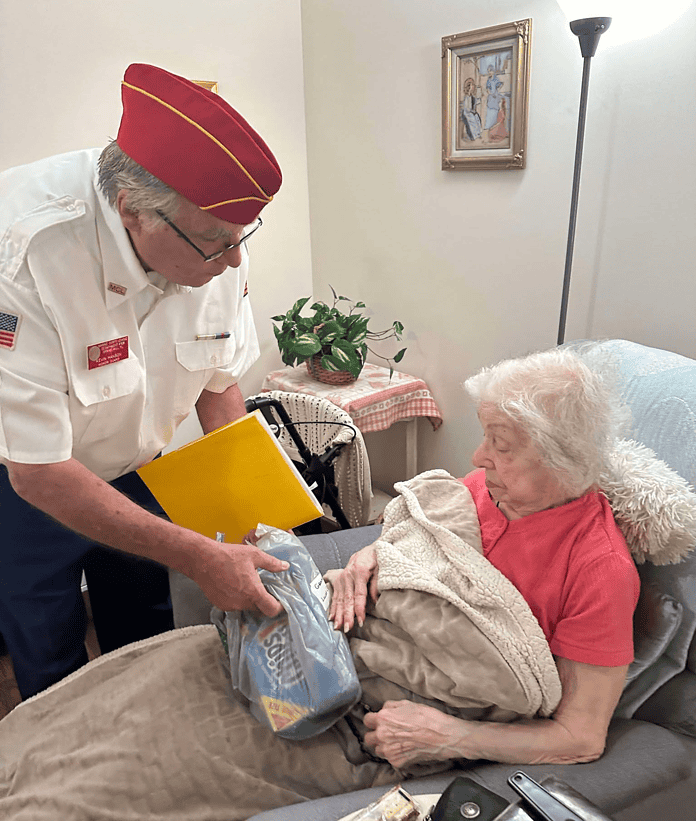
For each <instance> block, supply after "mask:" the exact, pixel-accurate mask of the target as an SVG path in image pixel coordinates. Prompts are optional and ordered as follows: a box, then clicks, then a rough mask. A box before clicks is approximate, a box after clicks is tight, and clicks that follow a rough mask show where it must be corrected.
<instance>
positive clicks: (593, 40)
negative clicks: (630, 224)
mask: <svg viewBox="0 0 696 821" xmlns="http://www.w3.org/2000/svg"><path fill="white" fill-rule="evenodd" d="M610 24H611V17H587V18H585V19H583V20H573V22H572V23H571V24H570V30H571V31H572V32H573V34H575V35H577V37H578V39H579V40H580V52H581V53H582V56H583V58H584V62H583V68H582V89H581V91H580V113H579V115H578V138H577V142H576V144H575V171H574V172H573V193H572V196H571V198H570V223H569V225H568V245H567V247H566V260H565V271H564V273H563V295H562V297H561V317H560V321H559V323H558V344H559V345H562V344H563V341H564V339H565V324H566V314H567V312H568V294H569V293H570V272H571V269H572V267H573V247H574V245H575V222H576V219H577V212H578V194H579V192H580V167H581V165H582V149H583V144H584V140H585V115H586V113H587V92H588V89H589V86H590V60H591V59H592V58H593V57H594V55H595V52H596V51H597V45H598V43H599V38H600V36H601V35H602V34H603V33H604V32H605V31H606V30H607V29H608V28H609V25H610Z"/></svg>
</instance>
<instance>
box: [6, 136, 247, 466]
mask: <svg viewBox="0 0 696 821" xmlns="http://www.w3.org/2000/svg"><path fill="white" fill-rule="evenodd" d="M99 153H100V151H99V150H98V149H94V150H88V151H77V152H73V153H70V154H63V155H60V156H57V157H50V158H48V159H46V160H41V161H39V162H36V163H33V164H31V165H27V166H22V167H19V168H14V169H10V170H9V171H7V172H5V173H4V174H2V175H0V329H2V328H3V327H6V328H9V331H8V330H5V331H4V332H3V333H2V334H0V461H3V460H9V461H15V462H22V463H30V464H44V463H53V462H62V461H65V460H66V459H69V458H70V457H74V458H75V459H77V460H78V461H79V462H81V463H82V464H83V465H85V466H86V467H87V468H89V469H90V470H91V471H93V472H94V473H96V474H97V475H98V476H100V477H101V478H102V479H105V480H107V481H110V480H111V479H115V478H116V477H118V476H121V475H122V474H124V473H127V472H128V471H130V470H134V469H135V468H138V467H140V466H141V465H143V464H145V463H146V462H149V461H150V460H151V459H152V458H153V457H154V456H155V455H156V454H157V453H159V452H160V450H162V448H163V447H165V446H166V445H167V444H168V443H169V441H170V440H171V438H172V436H173V434H174V431H175V430H176V428H177V427H178V425H179V424H180V423H181V422H182V421H183V420H184V419H185V418H186V416H188V414H189V413H190V411H191V410H192V408H193V406H194V404H195V402H196V400H197V399H198V397H199V396H200V394H201V391H202V390H203V389H204V388H205V389H207V390H209V391H213V392H216V393H221V392H222V391H224V390H225V389H226V388H228V387H229V386H230V385H233V384H235V383H236V382H237V381H238V379H239V377H240V376H241V375H242V374H243V373H244V372H245V371H246V370H247V369H248V368H249V366H250V365H251V364H252V363H253V362H254V361H255V360H256V359H257V358H258V356H259V347H258V340H257V337H256V331H255V328H254V321H253V317H252V312H251V306H250V304H249V297H248V296H245V291H246V279H247V269H248V256H247V254H246V252H245V253H244V254H243V262H242V265H241V266H240V267H239V268H228V269H227V271H226V272H225V273H224V274H222V275H221V276H219V277H215V278H214V279H213V280H211V281H210V282H209V283H208V284H206V285H204V286H202V287H200V288H189V287H186V286H181V285H176V284H174V283H171V282H166V284H165V282H164V281H163V280H162V278H161V277H159V276H154V277H152V278H150V277H148V275H147V274H146V273H145V272H144V270H143V268H142V266H141V265H140V263H139V261H138V259H137V257H136V255H135V252H134V251H133V248H132V246H131V244H130V240H129V238H128V234H127V232H126V230H125V228H124V226H123V224H122V222H121V219H120V217H119V215H118V213H117V212H116V211H115V210H114V209H113V208H111V207H110V206H109V204H108V202H107V201H106V199H105V198H104V197H103V195H102V194H101V192H100V191H99V190H98V187H97V182H96V164H97V159H98V157H99ZM153 281H154V282H157V283H159V284H160V285H164V290H162V289H161V288H160V287H157V284H154V282H153ZM12 317H19V321H18V323H17V325H16V328H14V330H13V326H14V324H15V322H14V320H13V319H12ZM8 318H9V319H8ZM3 322H4V323H5V325H4V326H3V324H2V323H3ZM225 331H229V332H230V333H231V336H230V338H229V339H218V340H198V341H197V340H196V335H197V334H214V333H221V332H225ZM124 339H125V340H127V346H128V347H127V357H126V355H125V352H126V349H125V342H124ZM104 343H107V344H104ZM12 344H14V348H13V349H12V348H11V346H12ZM88 351H90V354H88ZM90 355H91V356H92V358H93V362H92V364H93V365H94V364H95V362H96V363H103V362H105V361H107V360H109V359H112V360H114V361H109V362H108V364H99V365H98V366H97V367H92V368H91V369H90V367H89V364H90ZM121 357H123V358H121ZM95 358H96V359H95Z"/></svg>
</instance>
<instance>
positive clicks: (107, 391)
mask: <svg viewBox="0 0 696 821" xmlns="http://www.w3.org/2000/svg"><path fill="white" fill-rule="evenodd" d="M102 394H103V395H104V396H105V397H106V398H107V399H108V398H109V397H110V396H111V388H110V387H109V386H108V385H104V387H103V388H102Z"/></svg>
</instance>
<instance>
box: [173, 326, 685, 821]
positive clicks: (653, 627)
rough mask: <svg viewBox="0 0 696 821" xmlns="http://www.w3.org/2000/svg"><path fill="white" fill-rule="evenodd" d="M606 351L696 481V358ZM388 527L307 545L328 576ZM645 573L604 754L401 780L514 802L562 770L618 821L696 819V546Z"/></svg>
mask: <svg viewBox="0 0 696 821" xmlns="http://www.w3.org/2000/svg"><path fill="white" fill-rule="evenodd" d="M576 344H577V345H579V343H571V345H576ZM602 349H604V350H607V351H611V353H612V355H613V356H614V357H616V358H617V359H618V364H619V369H620V372H621V376H622V379H623V381H624V388H623V390H624V396H625V398H626V400H627V402H628V404H629V406H630V408H631V410H632V414H633V423H632V425H633V427H632V430H631V432H630V436H631V437H632V438H634V439H636V440H638V441H640V442H642V443H643V444H645V445H647V446H648V447H650V448H651V449H652V450H654V451H655V453H656V454H657V455H658V456H659V458H661V459H662V460H664V461H665V462H666V463H667V464H668V465H669V466H670V467H671V468H672V469H673V470H675V471H677V473H679V474H680V475H681V476H683V477H684V478H685V479H686V480H687V481H688V482H690V484H691V485H692V487H694V486H696V362H694V361H693V360H691V359H687V358H685V357H682V356H678V355H676V354H673V353H670V352H667V351H661V350H658V349H653V348H647V347H644V346H641V345H637V344H635V343H632V342H627V341H625V340H611V341H607V342H604V343H602ZM466 468H467V466H464V465H463V466H462V473H464V472H465V471H466ZM379 532H380V528H379V527H378V526H371V527H364V528H357V529H355V530H346V531H340V532H337V533H333V534H326V535H320V536H307V537H305V538H304V539H303V541H304V542H305V544H306V545H307V547H308V548H309V550H310V552H311V553H312V555H313V557H314V559H315V561H316V563H317V565H318V566H319V569H320V570H321V571H322V572H325V571H326V570H328V569H330V568H335V567H342V566H344V565H345V563H346V562H347V560H348V558H349V556H350V555H351V554H352V553H353V552H354V551H355V550H357V549H359V548H360V547H363V546H364V545H366V544H370V543H371V542H373V541H374V540H375V538H376V537H377V535H378V534H379ZM639 572H640V575H641V582H642V585H643V590H644V593H641V604H640V605H639V609H638V611H637V613H638V615H637V617H636V624H635V628H636V631H635V632H636V661H635V662H634V665H633V667H632V670H631V673H630V675H631V676H632V677H633V679H632V681H630V683H629V684H628V685H627V686H626V688H625V691H624V694H623V697H622V699H621V701H620V703H619V706H618V708H617V710H616V713H615V717H614V719H613V721H612V723H611V726H610V729H609V736H608V743H607V747H606V751H605V753H604V755H603V756H602V758H600V759H599V760H598V761H594V762H592V763H588V764H574V765H534V766H531V765H529V766H527V765H525V766H523V767H513V766H508V765H502V764H496V763H492V762H487V761H478V762H471V763H470V764H468V765H467V766H466V767H464V768H457V769H456V770H450V771H448V772H446V773H444V774H441V775H438V776H433V777H428V778H417V779H410V780H407V781H404V782H403V784H404V787H405V788H406V789H407V790H408V791H409V792H411V794H414V795H416V794H426V793H440V792H442V790H443V789H444V788H445V787H446V786H447V784H449V783H450V781H451V780H452V779H453V778H454V776H455V775H456V774H460V773H461V774H465V775H467V776H469V777H471V778H474V779H475V780H477V781H479V782H480V783H481V784H483V785H485V786H486V787H488V788H489V789H492V790H494V791H496V792H498V793H500V794H501V795H503V796H505V797H507V798H509V799H510V800H511V801H512V800H514V799H515V798H516V796H515V793H514V792H513V791H512V789H511V788H510V787H509V786H508V785H507V778H508V776H509V775H510V774H511V773H512V772H514V771H515V770H517V769H523V770H524V771H525V772H527V773H528V774H529V775H531V776H532V777H533V778H535V779H537V780H540V779H542V778H543V777H544V776H546V775H550V774H555V775H557V776H558V777H559V778H561V779H563V780H564V781H565V782H567V783H568V784H570V785H571V786H572V787H573V788H575V789H576V790H578V791H579V792H581V793H582V794H584V795H585V796H586V797H587V798H588V799H589V800H590V801H592V802H594V803H595V804H596V805H598V806H599V807H600V808H601V809H602V810H604V812H606V813H607V814H609V815H611V816H612V817H613V818H614V819H616V821H645V820H646V819H660V821H671V820H672V819H674V821H676V820H677V819H679V820H680V821H682V819H684V818H686V817H689V815H690V813H693V812H694V809H693V807H694V805H695V804H696V641H695V640H694V629H695V626H696V551H695V552H693V553H691V554H690V555H689V556H688V558H687V559H685V560H684V561H682V562H681V563H679V564H677V565H666V566H660V567H656V566H653V565H651V564H648V563H646V564H643V565H640V566H639ZM171 584H172V599H173V604H174V613H175V621H176V624H177V626H185V625H188V624H198V623H206V622H208V621H209V612H210V605H209V603H208V602H207V601H206V600H205V599H204V597H203V596H202V594H201V592H200V591H199V590H198V588H197V587H196V586H195V585H194V584H193V583H192V582H190V581H189V580H188V579H186V578H185V577H183V576H180V575H178V574H172V577H171ZM384 792H385V789H384V788H377V789H371V790H361V791H358V792H352V793H345V794H342V795H338V796H333V797H331V798H324V799H319V800H312V801H307V802H304V803H301V804H294V805H291V806H288V807H284V808H280V809H276V810H272V811H268V812H264V813H260V814H258V815H256V816H254V818H253V821H295V820H297V821H299V819H303V821H310V820H311V819H316V821H319V819H321V821H335V820H336V819H340V818H342V817H343V816H345V815H346V814H348V813H351V812H353V811H354V810H357V809H359V808H361V807H364V806H366V805H367V804H368V803H370V802H371V801H373V800H374V799H375V798H377V797H378V796H380V795H382V794H383V793H384ZM685 813H686V814H685Z"/></svg>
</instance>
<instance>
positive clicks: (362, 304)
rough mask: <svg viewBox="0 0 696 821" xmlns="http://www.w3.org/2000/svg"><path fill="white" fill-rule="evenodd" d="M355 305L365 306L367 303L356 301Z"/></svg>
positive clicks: (358, 306)
mask: <svg viewBox="0 0 696 821" xmlns="http://www.w3.org/2000/svg"><path fill="white" fill-rule="evenodd" d="M355 307H356V308H364V307H365V303H364V302H356V303H355Z"/></svg>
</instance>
